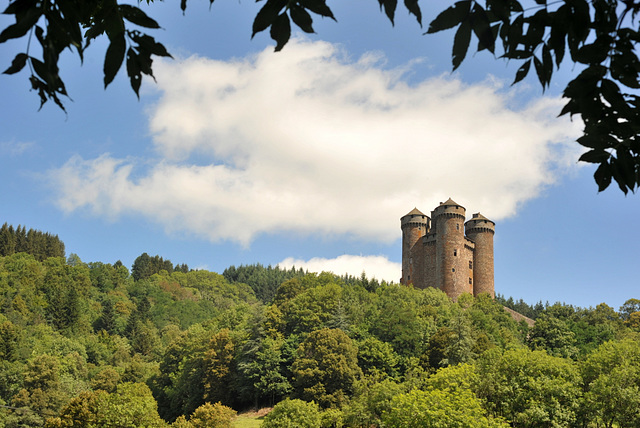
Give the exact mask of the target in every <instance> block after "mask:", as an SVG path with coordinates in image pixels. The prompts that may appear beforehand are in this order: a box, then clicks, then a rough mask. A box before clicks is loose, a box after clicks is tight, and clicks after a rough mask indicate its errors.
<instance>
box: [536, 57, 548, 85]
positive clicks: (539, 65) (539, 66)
mask: <svg viewBox="0 0 640 428" xmlns="http://www.w3.org/2000/svg"><path fill="white" fill-rule="evenodd" d="M533 65H534V66H535V68H536V74H537V75H538V80H539V81H540V85H542V89H543V90H544V89H545V88H546V87H547V80H546V77H545V71H544V66H543V64H542V61H540V60H539V59H538V57H537V56H534V57H533Z"/></svg>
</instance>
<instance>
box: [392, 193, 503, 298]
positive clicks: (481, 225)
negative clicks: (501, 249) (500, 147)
mask: <svg viewBox="0 0 640 428" xmlns="http://www.w3.org/2000/svg"><path fill="white" fill-rule="evenodd" d="M465 212H466V210H465V208H464V207H463V206H461V205H460V204H458V203H456V202H454V201H452V200H451V199H449V200H447V201H446V202H441V203H440V205H439V206H438V207H436V209H434V210H433V211H431V217H429V216H426V215H424V214H423V213H421V212H420V211H418V210H417V209H415V208H414V209H413V210H412V211H411V212H410V213H409V214H407V215H405V216H404V217H402V218H401V219H400V227H401V228H402V278H401V279H400V282H401V283H402V284H413V285H414V286H415V287H417V288H426V287H435V288H439V289H441V290H442V291H444V292H445V293H446V294H447V296H449V297H451V298H452V299H453V300H457V298H458V296H460V295H461V294H462V293H471V294H473V295H474V296H477V295H478V294H480V293H489V294H490V295H491V297H495V292H494V288H493V235H494V233H495V223H494V222H492V221H491V220H489V219H488V218H486V217H484V216H483V215H482V214H480V213H478V214H474V215H473V217H472V218H471V220H469V221H467V222H466V223H465V221H464V220H465Z"/></svg>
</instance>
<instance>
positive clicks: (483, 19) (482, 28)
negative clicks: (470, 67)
mask: <svg viewBox="0 0 640 428" xmlns="http://www.w3.org/2000/svg"><path fill="white" fill-rule="evenodd" d="M470 22H471V25H472V28H473V32H474V33H475V35H476V37H477V38H478V52H480V51H482V50H484V49H487V50H489V52H491V53H493V52H494V47H495V39H494V38H493V31H492V30H491V26H490V23H489V18H488V17H487V13H486V12H485V10H484V9H483V8H482V6H480V5H479V4H478V3H476V4H474V6H473V10H472V11H471V16H470Z"/></svg>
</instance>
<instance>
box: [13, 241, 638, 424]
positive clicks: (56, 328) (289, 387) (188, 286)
mask: <svg viewBox="0 0 640 428" xmlns="http://www.w3.org/2000/svg"><path fill="white" fill-rule="evenodd" d="M503 304H505V305H510V306H512V307H514V308H519V309H520V310H521V311H522V312H523V313H524V312H527V311H530V313H525V315H528V316H531V317H534V318H535V319H536V323H535V325H534V326H533V327H529V326H527V325H526V323H524V322H520V323H518V322H516V321H514V320H513V319H512V318H511V317H510V316H509V314H507V313H506V312H505V311H504V309H503V306H502V305H503ZM518 305H519V306H518ZM639 333H640V300H636V299H630V300H629V301H627V303H625V305H624V306H622V307H621V308H620V309H619V310H618V311H616V310H614V309H613V308H611V307H609V306H607V305H606V304H600V305H598V306H596V307H595V308H587V309H584V308H576V307H573V306H571V305H566V304H559V303H557V304H553V305H549V304H542V303H539V304H537V305H535V306H528V305H527V304H526V303H524V302H522V301H514V300H513V299H509V298H507V299H505V298H504V297H500V298H499V299H496V300H492V299H491V298H489V297H488V296H486V295H481V296H478V297H475V298H474V297H472V296H470V295H463V296H462V297H461V298H460V299H459V300H458V302H452V301H451V300H450V299H449V298H448V297H447V296H446V295H445V294H444V293H442V292H440V291H439V290H435V289H426V290H417V289H413V288H411V287H405V286H400V285H397V284H387V283H384V282H382V283H379V282H378V281H375V280H369V279H367V278H366V276H365V275H362V277H360V278H353V277H338V276H335V275H333V274H328V273H320V274H316V273H308V272H303V271H302V270H299V269H298V270H296V269H291V270H286V269H280V268H277V267H276V268H273V267H264V266H261V265H252V266H240V267H234V266H232V267H229V268H228V269H227V270H225V272H224V274H217V273H214V272H207V271H203V270H190V269H188V267H187V266H186V264H183V265H177V266H175V267H174V266H173V264H172V263H171V262H170V261H168V260H163V259H162V258H161V257H158V256H155V257H151V256H149V255H147V254H143V255H141V256H140V257H139V258H138V259H136V262H135V263H134V266H133V267H132V271H131V272H130V271H129V270H128V269H127V268H126V267H125V266H123V265H122V263H119V262H117V263H114V264H109V263H102V262H89V263H85V262H83V261H81V260H80V258H79V257H78V256H76V255H73V254H72V255H71V256H69V257H68V258H67V259H65V258H64V257H49V258H44V259H42V260H40V258H39V257H37V256H36V255H33V254H29V253H25V252H14V253H11V254H8V255H5V256H3V257H0V406H1V407H0V427H6V428H9V427H11V428H13V427H38V426H44V427H80V426H83V427H84V426H86V427H89V426H95V427H98V426H100V427H103V426H141V427H169V426H171V427H201V426H229V425H228V424H229V421H230V419H231V418H232V416H233V415H234V414H235V412H237V411H243V410H246V409H250V408H258V407H268V406H275V407H274V410H273V411H272V412H271V413H270V414H269V415H267V416H266V418H265V420H264V423H263V426H265V427H276V426H287V425H286V423H287V422H286V421H289V422H290V423H291V424H292V425H288V426H301V427H304V426H309V427H320V426H322V427H339V426H344V427H375V426H383V425H384V426H388V427H414V426H415V427H418V426H419V427H466V426H473V427H485V426H486V427H507V426H513V427H562V426H582V427H609V426H617V427H634V426H640V393H639V391H640V340H639V339H640V335H639ZM207 424H209V425H207ZM212 424H213V425H212Z"/></svg>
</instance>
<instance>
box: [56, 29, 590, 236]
mask: <svg viewBox="0 0 640 428" xmlns="http://www.w3.org/2000/svg"><path fill="white" fill-rule="evenodd" d="M372 58H373V57H372V56H370V55H369V56H366V57H364V58H363V59H362V60H360V61H355V62H353V61H349V60H348V59H345V57H344V55H343V53H342V52H340V50H339V49H338V48H337V47H336V46H333V45H331V44H328V43H324V42H316V43H309V42H302V41H292V42H290V44H289V45H288V46H287V49H286V50H285V51H284V52H281V53H279V54H277V55H275V54H273V53H272V52H271V49H267V50H265V51H264V52H262V53H260V54H257V55H255V56H251V57H247V58H244V59H241V60H234V61H227V62H223V61H214V60H210V59H206V58H199V57H191V58H188V59H185V60H183V61H178V62H174V63H168V62H165V63H160V64H158V65H157V67H156V70H155V71H156V75H157V79H158V88H159V90H160V91H162V94H161V97H160V99H159V101H158V102H157V104H156V105H155V106H154V108H153V109H152V110H151V113H150V129H151V132H152V134H153V136H154V142H155V144H156V147H157V149H158V153H159V158H158V159H156V160H155V161H152V162H151V164H150V165H151V166H148V165H149V160H147V161H146V162H144V163H143V162H138V161H136V160H134V159H117V158H114V157H111V156H109V155H103V156H101V157H99V158H96V159H89V160H84V159H82V158H74V159H71V160H70V161H69V162H68V163H67V164H66V165H64V166H63V167H62V168H60V169H58V170H56V171H52V173H51V176H52V178H53V182H54V183H56V187H57V189H58V190H59V192H60V193H59V199H58V201H59V204H60V206H61V207H63V208H64V209H65V210H66V211H73V210H76V209H80V208H86V209H90V210H92V211H93V212H94V213H95V214H96V215H103V216H111V217H117V216H119V215H121V214H124V213H133V214H137V215H142V216H145V217H146V218H148V219H150V220H152V221H155V222H158V223H160V224H162V225H164V227H165V228H166V229H167V230H168V231H180V232H190V233H194V234H199V235H204V236H207V237H208V238H209V239H210V240H211V241H218V240H231V241H236V242H240V243H242V244H244V245H248V244H249V243H250V242H251V240H252V239H253V238H254V237H255V236H256V235H258V234H261V233H278V232H282V231H285V232H287V233H292V234H322V235H350V236H355V237H359V238H365V239H371V240H385V241H392V240H394V239H396V238H397V237H398V235H399V231H398V227H399V217H400V216H402V215H403V214H405V213H406V212H408V211H409V210H411V209H412V208H413V207H414V206H418V207H419V208H421V209H422V210H424V211H425V212H426V211H428V210H430V209H432V208H433V207H435V206H436V205H437V203H438V202H439V201H443V200H445V199H446V198H448V197H449V196H451V197H452V198H453V199H454V200H456V201H458V202H459V203H461V204H463V205H465V206H466V207H467V208H468V209H469V210H470V211H473V212H476V211H482V212H483V213H484V214H485V215H487V216H488V217H490V218H492V219H494V220H500V219H502V218H504V217H507V216H510V215H513V214H514V213H515V211H516V208H517V207H518V205H519V204H521V203H522V202H525V201H527V200H529V199H531V198H534V197H536V196H537V195H538V194H539V192H540V191H541V189H542V188H543V187H544V186H545V185H548V184H551V183H553V182H554V180H555V179H556V177H557V175H558V174H559V172H558V171H560V170H562V169H563V168H575V163H574V160H575V159H577V157H578V155H577V152H578V147H579V146H578V145H577V144H575V143H573V142H572V140H573V138H575V137H576V135H578V133H579V127H578V125H577V124H575V123H574V124H572V123H571V122H569V121H568V120H565V119H558V118H556V115H557V112H558V111H559V109H560V101H559V100H557V99H551V98H538V99H534V100H532V101H531V102H530V103H528V104H525V105H524V106H523V107H521V106H518V104H523V103H519V100H518V99H517V98H516V96H515V92H512V91H511V90H505V89H504V88H503V87H501V86H500V85H499V84H496V82H495V81H493V80H492V79H490V78H488V79H487V82H486V83H484V84H478V85H465V84H464V83H462V82H460V81H459V80H456V79H455V78H451V77H442V76H440V77H432V78H428V79H426V80H424V81H422V82H421V83H419V84H416V85H409V84H407V83H406V82H405V80H403V72H404V71H406V68H407V67H403V68H399V69H392V70H388V69H385V68H383V67H382V65H380V62H376V60H375V59H372ZM414 80H415V79H414ZM154 162H155V163H154ZM143 165H145V166H144V167H143Z"/></svg>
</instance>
